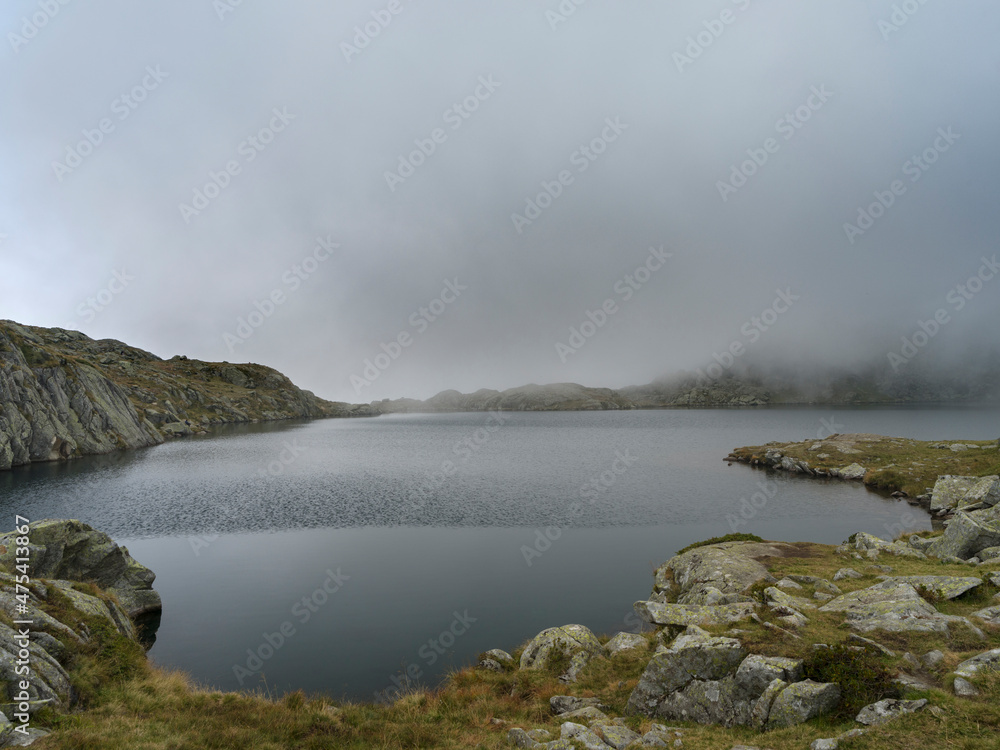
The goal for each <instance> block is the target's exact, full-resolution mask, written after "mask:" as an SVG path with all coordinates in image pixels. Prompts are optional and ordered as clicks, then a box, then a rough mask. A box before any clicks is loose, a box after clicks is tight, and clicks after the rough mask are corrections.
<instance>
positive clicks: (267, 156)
mask: <svg viewBox="0 0 1000 750" xmlns="http://www.w3.org/2000/svg"><path fill="white" fill-rule="evenodd" d="M43 6H44V7H43ZM48 7H49V6H48V5H47V4H45V3H41V4H31V5H25V6H23V8H5V9H4V10H3V11H2V12H0V19H2V25H3V28H4V29H5V30H6V32H7V34H6V39H7V45H6V47H5V48H4V49H3V51H2V52H0V54H3V55H5V57H6V59H5V61H4V62H5V64H4V66H3V72H2V73H0V87H2V89H3V90H4V91H5V93H6V100H7V101H8V102H9V103H11V105H12V106H10V107H9V108H8V109H6V110H5V111H4V113H3V114H2V115H0V118H2V120H0V122H2V123H3V132H4V133H5V135H6V138H5V139H4V146H5V149H4V151H5V154H6V157H7V158H6V163H7V165H8V167H7V169H6V170H4V172H3V174H2V175H0V195H2V196H3V200H2V201H0V205H2V207H3V208H2V210H0V253H2V257H3V259H4V263H3V267H4V271H5V272H4V273H3V274H2V275H0V303H2V304H0V318H9V319H11V320H14V321H17V322H19V323H22V324H25V325H36V326H46V327H63V328H69V329H74V330H80V331H82V332H83V333H85V334H87V335H88V336H91V337H92V338H95V339H101V338H113V339H117V340H120V341H123V342H124V343H126V344H128V345H131V346H137V347H140V348H143V349H146V350H148V351H151V352H153V353H155V354H156V355H157V356H160V357H163V358H165V359H167V358H169V357H171V356H173V355H176V354H181V355H185V356H188V357H191V358H197V359H201V360H206V361H230V362H257V363H260V364H264V365H267V366H270V367H273V368H275V369H277V370H279V371H281V372H283V373H284V374H286V375H288V376H289V377H290V378H291V379H292V380H293V381H294V382H295V383H296V384H297V385H299V386H300V387H302V388H306V389H309V390H311V391H313V392H315V393H316V394H318V395H320V396H322V397H323V398H327V399H331V400H338V401H348V402H354V403H367V402H371V401H376V400H381V399H383V398H393V399H395V398H400V397H408V398H421V399H425V398H428V397H430V396H433V395H434V394H436V393H439V392H441V391H444V390H448V389H455V390H458V391H461V392H463V393H469V392H473V391H476V390H478V389H481V388H491V389H496V390H504V389H507V388H511V387H517V386H522V385H526V384H529V383H538V384H548V383H563V382H575V383H580V384H583V385H586V386H589V387H609V388H622V387H625V386H633V385H643V384H646V383H649V382H652V381H655V380H657V379H659V378H664V377H671V376H674V375H676V374H678V373H681V372H682V371H687V372H695V371H697V370H705V369H707V368H709V367H711V366H713V365H719V366H720V367H721V368H722V369H723V370H724V371H725V372H726V373H729V372H732V373H738V372H743V371H745V369H746V368H750V369H751V370H753V371H760V372H769V371H774V372H781V373H788V374H790V375H794V374H796V373H797V374H798V376H799V377H801V378H803V379H808V378H811V377H814V376H815V375H816V373H821V374H822V373H837V372H853V371H871V370H876V371H881V372H887V373H893V374H894V375H898V376H899V377H914V376H917V375H921V374H925V373H942V374H946V375H947V376H949V377H962V376H963V375H964V374H966V373H970V374H969V377H971V376H972V375H971V373H973V372H976V373H978V372H981V371H987V372H989V371H992V370H991V368H994V367H995V359H992V356H993V353H995V352H996V351H997V350H998V349H1000V347H998V344H1000V337H998V334H997V329H996V326H995V321H996V319H997V313H998V312H1000V296H998V295H997V292H996V288H995V285H996V281H995V279H994V277H995V275H996V274H997V272H998V271H1000V264H998V263H997V253H998V252H1000V247H998V242H997V239H998V238H1000V231H998V230H1000V218H998V217H997V215H996V210H995V205H996V195H997V190H996V188H995V187H994V184H993V183H994V175H995V173H996V172H997V168H998V167H1000V149H998V148H997V146H996V141H995V137H994V135H995V132H996V125H997V124H998V120H1000V118H998V114H1000V112H998V110H1000V104H998V103H997V101H996V97H995V96H992V95H991V94H992V93H993V92H995V91H996V90H997V89H998V86H997V84H998V78H1000V51H998V50H997V49H996V46H995V45H994V44H993V43H992V41H993V40H994V39H995V38H996V34H997V31H998V30H1000V28H998V27H1000V9H998V8H997V7H995V5H993V4H990V3H987V2H985V1H984V0H978V1H977V2H970V3H967V4H963V5H962V6H961V7H949V6H945V5H943V4H935V3H916V2H913V3H897V2H888V1H885V2H883V1H882V0H866V1H864V2H862V1H854V2H849V3H844V4H840V5H837V6H835V7H830V6H829V5H827V4H822V3H818V2H804V3H803V2H799V3H791V2H785V3H779V4H778V5H774V4H771V5H765V4H760V3H757V2H754V1H753V0H733V2H728V1H727V0H720V2H717V3H713V4H711V5H710V6H709V5H702V4H693V3H691V4H681V5H674V6H671V7H657V6H652V5H646V4H641V5H634V6H625V7H621V6H610V5H606V4H600V3H596V2H582V3H580V4H577V3H576V2H568V1H563V2H559V1H555V0H554V1H550V2H544V3H542V4H540V5H536V4H531V3H526V2H514V3H506V4H504V5H503V6H502V7H478V6H477V7H469V6H467V5H464V4H461V3H457V2H444V3H440V4H438V5H436V6H435V7H433V8H428V7H421V6H419V5H416V4H411V3H410V2H408V1H407V0H392V1H391V2H390V1H389V0H386V2H367V3H362V2H348V3H342V4H339V5H338V6H337V7H336V8H331V7H326V6H324V5H323V4H320V3H315V2H311V1H307V0H301V1H300V2H294V3H290V4H286V5H283V6H281V7H274V8H270V7H269V8H259V7H254V6H251V5H247V4H235V3H230V2H227V1H222V0H220V2H216V3H193V2H187V1H184V0H182V1H181V2H178V3H174V4H171V5H170V6H159V5H155V4H154V5H148V4H147V5H143V6H135V5H133V4H126V3H111V4H109V5H107V6H102V7H100V8H93V7H90V6H86V5H77V4H67V5H60V4H58V3H56V4H54V5H53V7H54V8H55V11H54V12H51V13H50V12H49V10H46V8H48ZM911 11H912V12H911ZM43 20H44V22H42V21H43ZM730 361H731V362H732V364H731V365H729V364H726V363H729V362H730ZM720 363H722V364H720ZM382 365H384V367H383V366H382ZM723 365H725V366H723ZM373 374H377V377H372V375H373Z"/></svg>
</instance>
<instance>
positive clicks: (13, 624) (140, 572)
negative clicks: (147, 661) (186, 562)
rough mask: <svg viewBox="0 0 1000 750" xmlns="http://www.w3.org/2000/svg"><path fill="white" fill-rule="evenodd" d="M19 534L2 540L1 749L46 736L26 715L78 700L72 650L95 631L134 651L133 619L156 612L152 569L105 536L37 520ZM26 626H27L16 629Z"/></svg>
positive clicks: (157, 603)
mask: <svg viewBox="0 0 1000 750" xmlns="http://www.w3.org/2000/svg"><path fill="white" fill-rule="evenodd" d="M21 531H27V534H20V533H18V531H13V532H8V533H6V534H2V535H0V568H2V569H3V570H4V571H6V572H0V605H2V613H3V616H4V617H5V618H7V620H9V624H8V622H0V682H2V683H4V685H5V692H4V695H3V696H2V697H0V746H6V744H4V743H3V741H2V740H4V739H7V741H8V742H13V741H16V743H14V744H18V745H21V746H25V745H29V744H32V743H33V742H34V740H36V739H39V738H41V737H44V736H46V735H47V734H48V732H47V731H46V730H42V729H38V728H35V727H28V726H27V725H28V724H29V723H33V722H32V721H31V717H33V716H34V715H35V714H36V713H38V712H39V711H42V710H43V709H44V710H48V711H58V712H62V711H69V710H71V709H73V708H74V707H75V706H76V705H77V704H78V703H79V701H80V694H79V691H78V690H77V688H76V687H74V678H73V676H72V674H71V671H72V665H73V661H74V658H73V657H74V654H76V653H77V652H78V650H80V649H84V648H86V647H87V646H88V645H90V644H92V643H94V642H95V640H97V639H98V638H99V637H100V635H99V634H100V633H113V634H115V635H117V636H120V637H121V638H123V639H125V640H127V641H128V642H129V643H131V644H133V645H135V646H136V647H138V646H139V644H140V639H139V632H138V630H137V629H136V626H135V624H134V620H135V619H136V618H138V617H140V616H142V615H147V614H151V613H154V612H159V611H160V610H161V609H162V602H161V601H160V595H159V594H157V593H156V592H155V591H154V590H153V588H152V584H153V581H154V580H155V578H156V576H155V574H154V573H153V571H151V570H149V569H148V568H146V567H145V566H143V565H140V564H139V563H138V562H136V561H135V560H134V559H132V557H131V555H129V553H128V550H127V549H125V548H124V547H119V546H118V545H117V544H115V543H114V542H113V541H112V540H111V539H110V537H108V536H107V535H106V534H103V533H101V532H99V531H95V530H94V529H93V528H91V527H90V526H88V525H86V524H84V523H80V522H79V521H72V520H65V521H63V520H58V521H57V520H46V521H37V522H34V523H31V524H29V526H28V527H27V529H21ZM26 542H27V543H26ZM25 557H27V558H28V560H29V562H28V563H27V564H26V565H23V566H19V565H18V559H19V558H20V559H24V558H25ZM22 584H23V585H22ZM24 622H31V623H33V624H32V625H30V626H29V628H28V629H27V630H21V629H20V628H22V627H23V625H22V624H20V623H24ZM26 633H27V639H26V640H25V637H24V636H25V634H26ZM105 637H106V636H105ZM25 667H27V669H26V668H25ZM16 726H20V727H21V728H22V729H21V730H20V731H19V730H18V729H17V728H16Z"/></svg>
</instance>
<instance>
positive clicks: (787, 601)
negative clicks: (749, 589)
mask: <svg viewBox="0 0 1000 750" xmlns="http://www.w3.org/2000/svg"><path fill="white" fill-rule="evenodd" d="M764 598H765V599H766V600H767V602H768V604H769V605H770V606H771V608H772V609H774V608H775V607H776V606H777V607H788V608H789V609H794V610H796V611H801V610H803V609H816V602H814V601H811V600H809V599H806V598H804V597H801V596H792V595H791V594H786V593H785V592H784V591H782V590H781V589H779V588H776V587H774V586H770V587H768V588H766V589H764Z"/></svg>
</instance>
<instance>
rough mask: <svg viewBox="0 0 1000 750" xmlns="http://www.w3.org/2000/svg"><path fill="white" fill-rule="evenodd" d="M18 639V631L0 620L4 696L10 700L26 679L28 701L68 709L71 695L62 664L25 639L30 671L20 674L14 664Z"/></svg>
mask: <svg viewBox="0 0 1000 750" xmlns="http://www.w3.org/2000/svg"><path fill="white" fill-rule="evenodd" d="M22 643H23V642H22V641H21V640H20V636H19V635H18V633H17V632H16V631H14V630H12V629H11V628H9V627H7V626H6V625H4V624H3V623H0V682H4V683H6V685H7V697H8V698H10V699H11V700H13V698H14V696H15V694H16V693H17V691H18V690H17V686H18V683H19V682H20V681H21V680H26V681H27V682H28V694H29V695H30V698H29V700H30V701H51V702H54V703H55V704H56V706H59V707H62V708H69V707H70V706H71V705H72V700H73V697H74V693H73V688H72V685H71V684H70V681H69V675H68V674H67V673H66V670H65V669H63V667H62V665H61V664H59V662H58V661H56V659H55V658H54V657H53V656H51V655H50V654H49V653H48V652H47V651H46V650H45V649H43V648H42V647H41V646H40V645H38V643H36V642H34V641H31V640H30V639H29V642H28V653H29V657H28V658H29V661H30V663H31V671H30V672H29V673H28V674H27V675H25V674H22V672H23V670H21V669H20V668H19V667H18V665H17V662H18V657H19V652H20V650H21V647H22Z"/></svg>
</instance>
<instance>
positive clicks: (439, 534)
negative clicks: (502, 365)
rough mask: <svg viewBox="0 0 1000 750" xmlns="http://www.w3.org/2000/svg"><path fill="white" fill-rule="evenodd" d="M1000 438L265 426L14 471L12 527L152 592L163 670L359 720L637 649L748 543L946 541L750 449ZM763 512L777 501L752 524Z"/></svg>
mask: <svg viewBox="0 0 1000 750" xmlns="http://www.w3.org/2000/svg"><path fill="white" fill-rule="evenodd" d="M998 416H1000V411H998V410H997V409H996V408H992V407H991V408H989V409H984V408H973V407H969V408H955V407H946V408H945V407H941V408H927V407H925V408H913V407H907V408H877V409H874V408H873V409H831V408H825V409H814V408H794V409H792V408H790V409H752V410H685V411H637V412H596V413H595V412H585V413H575V412H574V413H510V414H504V415H502V417H501V418H500V419H498V418H497V417H490V416H489V415H487V414H448V415H398V416H391V417H380V418H378V419H365V420H325V421H317V422H309V423H294V424H293V423H284V424H279V425H256V426H250V427H245V428H232V429H230V430H227V431H226V432H224V433H222V434H219V435H215V436H212V437H208V438H193V439H187V440H183V441H178V442H172V443H168V444H166V445H163V446H159V447H157V448H152V449H149V450H144V451H136V452H130V453H126V454H121V455H116V456H108V457H93V458H87V459H82V460H79V461H74V462H71V463H69V464H53V465H37V466H31V467H26V468H23V469H19V470H15V471H12V472H5V473H0V505H2V508H3V511H4V512H5V513H6V514H7V515H8V516H9V517H10V521H9V522H8V523H7V526H11V525H12V523H13V515H14V514H15V513H20V514H22V515H25V516H27V517H29V518H32V519H40V518H46V517H74V518H79V519H81V520H83V521H85V522H87V523H89V524H91V525H93V526H94V527H95V528H98V529H101V530H103V531H106V532H107V533H109V534H111V535H112V536H113V537H114V538H115V539H116V540H117V541H119V542H121V543H123V544H126V545H127V546H128V547H129V549H130V550H131V552H132V554H133V555H134V556H135V557H136V559H138V560H139V561H140V562H142V563H143V564H145V565H147V566H149V567H150V568H152V569H153V570H154V571H155V572H156V573H157V580H156V589H157V590H158V591H159V592H160V593H161V595H162V596H163V602H164V609H163V616H162V620H161V622H160V624H159V629H158V631H157V634H156V644H155V645H154V647H153V649H152V650H151V652H150V654H151V656H152V658H153V659H154V660H156V661H157V662H158V663H160V664H164V665H168V666H173V667H178V668H181V669H184V670H186V671H187V672H189V673H191V674H192V675H193V676H194V677H195V678H196V679H197V680H198V681H200V682H202V683H204V684H208V685H212V686H216V687H220V688H224V689H233V688H238V687H252V686H257V685H260V684H261V680H262V675H261V668H262V672H263V677H264V678H266V682H267V685H268V686H269V688H270V689H271V690H272V692H279V693H280V692H283V691H286V690H290V689H293V690H294V689H299V688H302V689H305V690H306V691H314V692H320V691H322V692H327V693H330V694H333V695H335V696H349V697H353V698H359V699H364V698H371V697H372V695H373V694H374V693H375V692H377V691H382V690H385V689H386V688H390V687H391V686H392V685H393V684H394V682H393V678H394V677H396V676H397V675H399V674H401V673H405V672H406V671H407V670H408V671H409V673H410V675H411V676H415V677H416V678H417V681H418V682H421V683H424V684H429V685H433V684H436V682H437V681H438V680H439V679H440V677H441V675H442V674H444V673H445V672H446V671H447V670H448V669H449V668H450V667H457V666H462V665H464V664H467V663H469V662H470V661H471V660H472V659H474V657H475V655H476V654H477V653H479V652H481V651H483V650H486V649H489V648H494V647H500V648H507V649H511V648H513V647H515V646H516V645H517V644H519V643H520V642H522V641H524V640H526V639H527V638H530V637H531V636H533V635H534V634H535V633H537V632H538V631H539V630H542V629H543V628H545V627H549V626H552V625H562V624H567V623H574V622H575V623H581V624H584V625H587V626H589V627H590V628H592V629H593V630H595V631H596V632H609V633H610V632H615V631H617V630H625V629H634V628H635V618H634V615H632V614H631V604H632V602H634V601H635V600H637V599H640V598H645V597H646V596H647V595H648V593H649V590H650V587H651V577H650V571H651V569H652V568H653V567H655V566H656V565H659V564H660V563H662V562H663V561H665V560H666V559H667V558H669V557H670V556H671V555H672V554H673V553H674V552H675V551H676V550H677V549H678V548H680V547H682V546H684V545H686V544H688V543H690V542H692V541H697V540H700V539H703V538H706V537H709V536H716V535H720V534H725V533H728V532H730V531H731V530H733V528H734V524H737V525H736V526H735V528H737V529H738V530H739V531H748V532H753V533H757V534H760V535H761V536H764V537H767V538H772V539H784V540H789V541H798V540H804V541H816V542H827V543H837V542H840V541H842V540H843V539H845V538H846V537H847V536H848V535H849V534H851V533H853V532H854V531H859V530H864V531H869V532H872V533H875V534H879V535H881V536H891V535H892V532H893V531H898V530H899V528H900V525H901V524H909V527H910V528H912V529H925V528H929V521H928V519H927V517H926V515H925V514H923V513H921V512H917V511H913V510H912V509H911V508H910V507H909V506H908V505H906V504H905V503H900V502H897V501H894V500H890V499H886V498H883V497H880V496H879V495H877V494H875V493H872V492H869V491H868V490H866V489H864V488H863V487H861V486H859V485H857V484H848V483H844V482H840V481H836V480H829V481H822V480H810V479H803V478H796V477H786V476H778V475H768V474H766V473H764V472H762V471H758V470H754V469H750V468H749V467H745V466H732V467H728V466H727V465H726V463H725V462H724V461H723V460H722V459H723V458H724V457H725V455H726V454H727V453H728V452H729V451H730V450H731V449H733V448H735V447H738V446H741V445H747V444H760V443H765V442H767V441H770V440H782V441H787V440H806V439H813V438H817V439H818V438H822V437H826V436H827V435H829V434H830V433H831V432H841V433H843V432H876V433H880V434H890V435H899V436H904V437H912V438H918V439H928V440H929V439H935V440H937V439H941V440H986V439H995V438H996V437H997V427H996V426H997V424H998V419H997V417H998ZM755 492H760V493H762V494H760V495H758V496H757V497H756V498H755V500H756V502H757V504H758V505H760V504H761V502H762V501H763V499H764V498H765V497H766V503H764V504H763V507H762V508H760V509H759V510H754V511H751V508H752V506H750V505H749V504H748V503H746V502H743V501H744V499H746V500H749V499H750V498H751V497H752V496H753V494H754V493H755ZM741 509H742V512H741ZM529 563H530V565H529ZM248 650H249V651H250V653H249V654H248ZM248 660H249V664H248ZM258 660H259V662H258ZM234 667H238V669H234ZM244 670H245V671H244ZM251 671H253V672H254V674H252V675H249V676H248V674H247V673H248V672H251ZM241 679H242V682H241Z"/></svg>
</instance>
